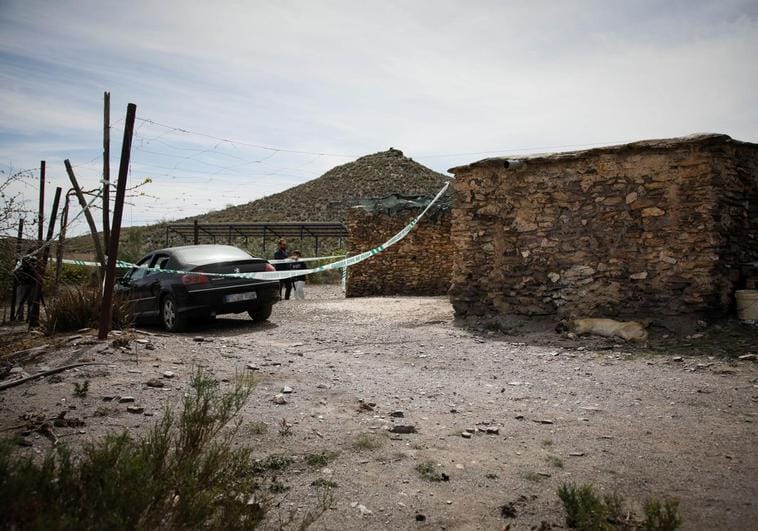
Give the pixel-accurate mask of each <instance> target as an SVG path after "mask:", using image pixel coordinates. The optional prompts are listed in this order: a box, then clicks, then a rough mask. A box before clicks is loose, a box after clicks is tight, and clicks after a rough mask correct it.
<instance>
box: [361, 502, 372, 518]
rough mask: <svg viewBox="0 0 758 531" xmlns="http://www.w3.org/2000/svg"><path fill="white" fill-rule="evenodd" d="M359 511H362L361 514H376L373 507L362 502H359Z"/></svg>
mask: <svg viewBox="0 0 758 531" xmlns="http://www.w3.org/2000/svg"><path fill="white" fill-rule="evenodd" d="M358 512H359V513H361V516H371V515H372V514H374V513H373V511H371V509H369V508H368V507H366V506H365V505H363V504H362V503H360V504H358Z"/></svg>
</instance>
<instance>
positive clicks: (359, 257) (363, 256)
mask: <svg viewBox="0 0 758 531" xmlns="http://www.w3.org/2000/svg"><path fill="white" fill-rule="evenodd" d="M449 185H450V183H449V182H448V183H445V185H444V186H443V187H442V189H441V190H440V191H439V192H437V195H436V196H434V199H432V201H431V202H430V203H429V204H428V205H426V208H424V210H423V211H422V212H421V214H419V215H418V216H416V217H415V218H413V219H412V220H411V222H410V223H408V224H407V225H406V226H405V227H403V229H402V230H401V231H400V232H398V233H397V234H395V235H394V236H393V237H392V238H390V239H389V240H387V241H386V242H384V243H383V244H381V245H378V246H377V247H374V248H373V249H370V250H368V251H364V252H362V253H360V254H356V255H355V256H350V257H347V258H343V259H342V260H337V261H336V262H332V263H331V264H325V265H322V266H318V267H314V268H313V269H297V270H291V271H266V272H262V273H206V272H202V271H181V270H175V269H161V268H159V267H147V266H138V265H136V264H132V263H129V262H124V261H123V260H116V267H119V268H139V269H147V270H149V271H160V272H162V273H174V274H177V275H188V274H192V275H205V276H209V277H231V278H247V279H254V280H285V279H288V278H292V277H301V276H305V275H312V274H314V273H321V272H323V271H332V270H335V269H344V268H347V267H350V266H352V265H355V264H357V263H359V262H363V261H364V260H367V259H369V258H371V257H372V256H374V255H376V254H379V253H381V252H382V251H384V250H385V249H387V248H388V247H391V246H392V245H394V244H396V243H397V242H399V241H400V240H402V239H403V238H405V237H406V236H407V235H408V233H409V232H411V231H412V230H413V227H415V226H416V224H417V223H418V222H419V221H420V220H421V218H423V217H424V215H425V214H426V213H427V211H428V210H429V209H430V208H431V207H432V206H433V205H434V204H435V203H436V202H437V201H438V200H439V198H440V197H442V194H444V193H445V190H447V188H448V186H449ZM63 263H64V264H70V265H77V266H99V265H100V264H98V263H97V262H88V261H85V260H69V259H66V260H63Z"/></svg>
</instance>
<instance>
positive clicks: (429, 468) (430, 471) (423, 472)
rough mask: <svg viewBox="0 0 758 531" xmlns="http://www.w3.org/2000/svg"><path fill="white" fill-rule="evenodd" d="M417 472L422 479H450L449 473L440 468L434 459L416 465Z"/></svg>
mask: <svg viewBox="0 0 758 531" xmlns="http://www.w3.org/2000/svg"><path fill="white" fill-rule="evenodd" d="M416 472H418V475H419V476H421V478H422V479H425V480H427V481H447V480H448V479H450V478H449V477H448V475H447V474H445V473H444V472H442V471H440V470H438V468H437V465H436V464H435V463H434V462H433V461H424V462H423V463H419V464H418V465H416Z"/></svg>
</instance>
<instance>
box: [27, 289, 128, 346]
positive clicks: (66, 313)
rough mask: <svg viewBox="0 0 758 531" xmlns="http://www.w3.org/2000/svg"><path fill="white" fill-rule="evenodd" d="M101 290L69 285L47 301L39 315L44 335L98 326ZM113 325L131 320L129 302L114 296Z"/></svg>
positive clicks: (120, 326) (116, 326)
mask: <svg viewBox="0 0 758 531" xmlns="http://www.w3.org/2000/svg"><path fill="white" fill-rule="evenodd" d="M100 306H101V294H100V290H97V289H93V288H85V287H68V288H65V289H62V290H60V291H59V292H58V294H57V295H56V296H55V297H53V298H52V299H50V300H49V301H47V304H46V307H45V313H44V315H43V316H42V319H41V321H40V322H41V325H42V331H43V332H44V333H45V334H46V335H53V334H55V333H60V332H72V331H74V330H80V329H82V328H89V327H97V326H98V324H99V322H100ZM112 308H113V310H112V312H113V315H112V321H113V324H112V326H113V328H114V329H124V328H128V327H129V326H131V325H132V323H133V317H132V312H131V308H130V304H129V302H128V301H126V300H125V299H122V298H121V297H118V296H115V295H114V298H113V305H112Z"/></svg>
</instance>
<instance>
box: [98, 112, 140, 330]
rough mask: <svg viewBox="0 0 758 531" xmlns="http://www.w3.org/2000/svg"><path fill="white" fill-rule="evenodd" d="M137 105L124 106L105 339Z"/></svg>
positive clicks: (103, 317)
mask: <svg viewBox="0 0 758 531" xmlns="http://www.w3.org/2000/svg"><path fill="white" fill-rule="evenodd" d="M136 114H137V106H136V105H135V104H133V103H130V104H129V105H127V107H126V122H125V123H124V142H123V144H122V145H121V162H120V164H119V167H118V184H117V185H116V202H115V204H114V205H113V227H112V228H111V238H110V246H109V247H108V265H107V266H106V269H105V286H103V305H102V308H101V311H100V330H99V331H98V334H97V337H98V338H99V339H101V340H102V339H105V338H107V337H108V331H109V330H110V328H111V316H112V314H113V307H112V303H113V284H114V283H115V281H116V259H117V258H118V242H119V238H120V236H121V216H122V214H123V212H124V197H125V196H126V179H127V177H128V176H129V157H130V155H131V151H132V135H133V134H134V118H135V116H136Z"/></svg>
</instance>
